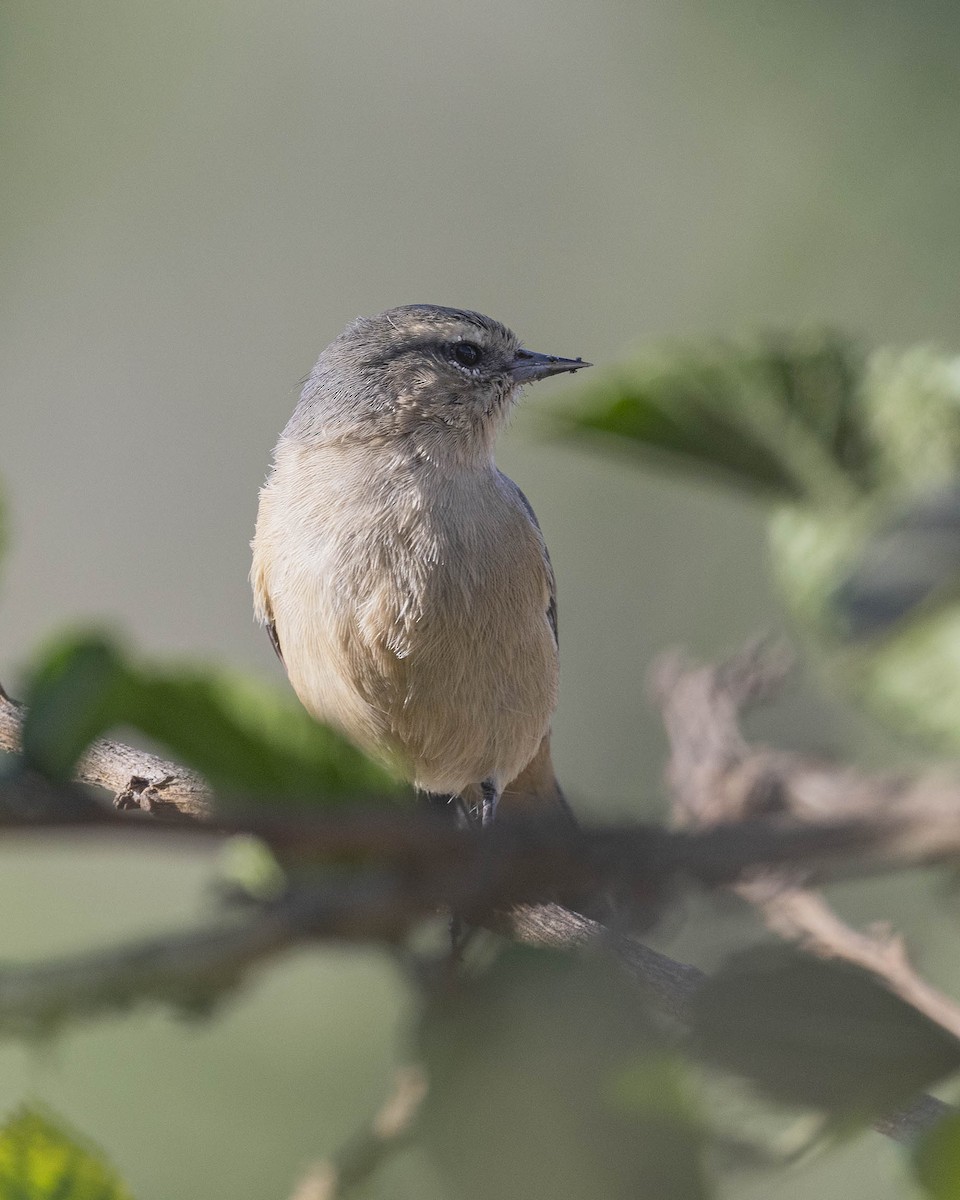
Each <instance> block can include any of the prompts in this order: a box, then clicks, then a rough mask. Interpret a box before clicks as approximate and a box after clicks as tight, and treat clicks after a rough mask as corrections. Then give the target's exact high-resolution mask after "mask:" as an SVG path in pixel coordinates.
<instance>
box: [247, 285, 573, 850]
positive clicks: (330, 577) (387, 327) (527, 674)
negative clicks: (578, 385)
mask: <svg viewBox="0 0 960 1200" xmlns="http://www.w3.org/2000/svg"><path fill="white" fill-rule="evenodd" d="M590 365H591V364H590V363H587V362H584V361H583V360H582V359H581V358H561V357H558V356H556V355H550V354H539V353H535V352H534V351H531V350H527V349H525V348H524V347H523V346H522V345H521V344H520V342H519V341H518V339H517V337H516V335H515V334H514V333H513V332H512V331H511V330H510V329H508V328H507V327H506V326H505V325H503V324H501V323H500V322H499V321H496V320H494V319H493V318H491V317H487V316H483V315H482V314H480V313H477V312H471V311H467V310H462V309H457V308H447V307H443V306H439V305H433V304H408V305H403V306H401V307H398V308H391V309H388V310H387V311H385V312H382V313H380V314H378V315H377V316H371V317H359V318H358V319H357V320H355V321H353V322H352V323H351V324H349V325H348V326H347V327H346V329H345V330H344V331H343V332H342V333H341V334H340V335H339V337H337V338H336V339H335V340H334V341H333V342H331V343H330V345H329V346H327V348H326V349H325V350H324V351H323V352H322V353H321V355H320V357H319V359H318V360H317V363H316V365H315V366H314V368H313V371H312V372H311V374H310V375H309V377H308V378H307V380H306V383H305V386H304V388H303V392H302V394H301V397H300V400H299V403H298V404H297V405H296V408H295V410H294V412H293V415H292V416H291V418H290V420H289V422H288V423H287V425H286V427H285V428H284V430H283V432H282V433H281V435H280V439H279V441H278V443H277V446H276V448H275V450H274V455H273V462H272V466H271V468H270V471H269V474H268V477H267V480H266V482H265V484H264V486H263V488H262V489H261V492H260V501H259V510H258V515H257V522H256V532H255V536H254V538H253V541H252V543H251V546H252V550H253V562H252V568H251V583H252V588H253V594H254V609H255V615H256V617H257V619H258V620H259V622H260V623H262V624H263V625H264V626H265V627H266V629H267V631H268V633H269V635H270V638H271V640H272V642H273V645H274V649H275V650H276V652H277V654H278V656H279V657H280V659H281V661H282V663H283V664H284V666H285V668H286V671H287V675H288V678H289V681H290V683H291V685H292V686H293V689H294V691H295V692H296V694H297V696H298V697H299V699H300V701H301V703H302V704H303V705H304V707H305V708H306V709H307V710H308V711H309V712H310V713H311V714H312V715H313V716H314V717H315V718H316V719H317V720H319V721H321V722H323V723H325V724H327V725H329V726H332V727H333V728H334V729H337V730H339V731H340V732H341V733H343V734H344V735H345V736H346V737H347V738H348V740H350V741H351V742H353V743H354V744H355V745H356V746H358V747H359V748H360V749H361V750H363V751H365V752H366V753H367V754H368V755H370V756H371V757H373V758H374V759H376V760H378V761H380V762H381V763H384V764H385V765H387V766H388V767H389V768H390V769H391V770H393V771H394V772H395V773H396V774H397V775H399V776H400V777H402V778H405V779H406V780H408V781H409V782H410V783H412V784H413V786H414V788H415V789H417V791H418V792H420V793H423V795H424V796H425V798H426V799H427V801H428V802H429V803H431V804H434V805H449V804H456V805H457V806H458V809H457V811H458V812H459V814H460V818H461V819H462V820H466V821H467V822H468V823H469V824H478V825H480V826H489V825H490V824H492V823H493V821H494V818H495V816H496V814H497V812H498V809H499V807H500V803H501V800H502V801H503V810H502V814H510V815H514V816H527V815H532V816H534V817H541V816H545V815H547V816H558V817H559V816H561V815H562V816H564V817H566V818H568V819H570V820H572V816H571V815H570V810H569V808H568V806H567V804H566V800H565V798H564V796H563V792H562V791H561V789H560V786H559V784H558V783H557V780H556V775H555V772H554V769H553V765H552V761H551V756H550V725H551V720H552V718H553V714H554V710H555V708H556V705H557V693H558V681H559V667H558V637H557V602H556V584H555V578H554V572H553V567H552V565H551V562H550V556H549V553H548V551H547V547H546V543H545V541H544V538H543V534H542V532H541V529H540V525H539V522H538V521H537V518H536V515H535V514H534V511H533V508H532V507H531V505H530V503H529V501H528V500H527V498H526V496H525V495H524V494H523V492H522V491H521V490H520V488H519V487H518V486H517V485H516V484H515V483H514V482H513V481H512V480H511V479H509V478H508V477H507V476H506V475H504V474H503V473H502V472H501V471H500V470H498V469H497V466H496V463H495V460H494V450H495V445H496V441H497V437H498V435H499V434H500V432H501V431H502V429H503V428H504V426H505V424H506V423H507V420H508V417H509V415H510V412H511V409H512V408H513V406H514V403H515V401H516V399H517V397H518V394H519V392H520V390H521V389H522V388H523V387H524V386H525V385H527V384H529V383H533V382H535V381H537V380H541V379H545V378H547V377H548V376H552V375H557V374H560V373H562V372H575V371H580V370H583V369H584V368H586V367H589V366H590ZM501 819H504V817H503V815H501Z"/></svg>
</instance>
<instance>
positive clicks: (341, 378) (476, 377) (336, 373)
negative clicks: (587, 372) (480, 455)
mask: <svg viewBox="0 0 960 1200" xmlns="http://www.w3.org/2000/svg"><path fill="white" fill-rule="evenodd" d="M589 365H590V364H589V363H586V362H583V361H582V360H581V359H570V358H557V357H556V356H554V355H548V354H536V353H534V352H533V351H531V350H525V349H524V348H523V347H521V346H520V344H519V342H518V341H517V337H516V335H515V334H514V333H512V332H511V330H509V329H508V328H507V327H506V326H505V325H502V324H501V323H500V322H499V321H495V320H493V319H492V318H491V317H485V316H482V315H481V314H480V313H475V312H465V311H462V310H460V309H456V308H441V307H439V306H437V305H434V304H408V305H404V306H403V307H402V308H391V309H388V310H387V311H386V312H382V313H380V314H379V315H378V316H375V317H360V318H359V319H358V320H356V321H354V322H353V323H352V324H351V325H348V326H347V328H346V329H345V330H344V331H343V333H342V334H341V335H340V336H339V337H338V338H337V339H336V341H334V342H331V344H330V345H329V346H328V347H327V348H326V350H324V352H323V353H322V354H321V355H320V358H319V360H318V361H317V364H316V366H315V367H314V369H313V372H312V374H311V375H310V378H309V379H308V381H307V384H306V386H305V388H304V391H303V396H302V397H301V400H300V404H299V406H298V408H297V411H296V412H295V413H294V416H293V418H292V419H291V422H290V425H289V426H288V427H287V430H286V434H287V436H290V437H294V438H297V439H298V440H309V441H319V442H323V441H334V440H336V441H357V442H374V441H378V440H380V439H389V438H391V437H396V436H411V437H413V438H415V439H417V440H425V441H427V442H429V443H431V444H438V443H448V444H453V443H455V444H458V445H461V446H463V448H465V449H466V448H467V447H468V446H469V445H476V447H477V448H480V446H481V445H482V446H486V447H492V444H493V441H494V439H495V438H496V435H497V433H498V432H499V430H500V427H501V426H502V424H503V422H504V420H505V419H506V416H507V414H508V412H509V409H510V405H511V402H512V400H513V398H514V396H515V394H516V391H517V389H518V388H519V387H521V386H522V385H523V384H526V383H532V382H534V381H535V380H537V379H545V378H546V377H547V376H548V375H556V374H559V373H560V372H563V371H578V370H580V369H582V368H583V367H588V366H589Z"/></svg>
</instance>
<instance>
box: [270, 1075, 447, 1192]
mask: <svg viewBox="0 0 960 1200" xmlns="http://www.w3.org/2000/svg"><path fill="white" fill-rule="evenodd" d="M426 1095H427V1077H426V1075H425V1074H424V1072H423V1068H422V1067H420V1066H418V1065H416V1064H411V1065H409V1066H405V1067H399V1068H398V1069H397V1071H396V1073H395V1075H394V1081H393V1090H392V1091H391V1093H390V1095H389V1096H388V1097H387V1099H386V1100H385V1101H384V1102H383V1104H382V1105H381V1106H380V1108H379V1109H378V1110H377V1112H376V1113H375V1114H374V1116H373V1118H372V1119H371V1120H370V1122H369V1124H368V1125H365V1126H364V1127H363V1128H362V1129H360V1130H358V1131H357V1133H355V1134H354V1136H353V1137H352V1138H351V1139H350V1141H349V1142H347V1143H346V1144H345V1145H344V1146H342V1147H341V1148H340V1149H339V1150H338V1151H337V1152H336V1154H334V1155H332V1156H331V1157H330V1158H328V1159H324V1160H323V1161H322V1162H318V1163H316V1164H314V1166H312V1167H311V1168H310V1169H309V1170H308V1171H307V1172H306V1174H305V1175H304V1176H303V1178H302V1179H301V1180H300V1182H299V1183H298V1184H297V1186H296V1188H295V1189H294V1191H293V1194H292V1196H291V1197H290V1200H341V1198H342V1197H344V1196H349V1195H350V1193H351V1192H353V1191H354V1190H355V1189H356V1188H358V1187H360V1186H361V1185H362V1184H364V1183H366V1181H367V1180H368V1179H369V1178H370V1177H371V1176H372V1175H373V1174H374V1172H375V1171H377V1169H378V1168H379V1167H381V1166H382V1165H383V1163H384V1162H385V1161H386V1159H387V1158H389V1157H390V1155H392V1154H395V1153H396V1152H397V1151H398V1150H402V1149H403V1148H404V1146H406V1145H408V1144H409V1142H410V1140H411V1137H412V1134H413V1126H414V1123H415V1121H416V1119H417V1116H418V1114H419V1112H420V1107H421V1105H422V1104H423V1101H424V1100H425V1098H426Z"/></svg>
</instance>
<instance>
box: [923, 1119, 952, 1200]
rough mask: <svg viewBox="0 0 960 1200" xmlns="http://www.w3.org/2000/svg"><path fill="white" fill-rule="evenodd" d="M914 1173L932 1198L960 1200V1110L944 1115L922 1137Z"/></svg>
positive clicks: (934, 1199)
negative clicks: (959, 1111)
mask: <svg viewBox="0 0 960 1200" xmlns="http://www.w3.org/2000/svg"><path fill="white" fill-rule="evenodd" d="M913 1172H914V1175H915V1176H916V1179H917V1182H918V1183H919V1184H920V1186H921V1187H922V1188H923V1190H924V1192H925V1193H926V1194H927V1195H928V1196H930V1197H931V1198H932V1200H960V1113H953V1114H952V1115H951V1116H948V1117H944V1118H943V1120H942V1121H938V1122H937V1124H936V1125H935V1126H934V1127H933V1129H931V1130H930V1131H929V1132H928V1133H926V1134H925V1135H924V1136H923V1137H922V1138H921V1139H920V1141H919V1142H918V1144H917V1146H916V1147H915V1149H914V1152H913Z"/></svg>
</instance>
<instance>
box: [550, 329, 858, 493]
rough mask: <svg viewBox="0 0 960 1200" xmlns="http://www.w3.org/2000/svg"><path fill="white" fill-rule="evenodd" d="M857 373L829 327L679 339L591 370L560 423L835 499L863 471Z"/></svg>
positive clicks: (753, 480) (769, 487)
mask: <svg viewBox="0 0 960 1200" xmlns="http://www.w3.org/2000/svg"><path fill="white" fill-rule="evenodd" d="M861 373H862V368H861V364H860V356H859V354H858V353H857V352H856V350H855V349H854V348H853V346H852V345H851V344H850V343H849V342H847V341H846V340H845V339H843V338H841V337H839V336H837V335H835V334H830V333H826V334H817V335H799V334H776V335H770V336H768V337H766V338H763V339H759V340H758V341H757V342H756V343H755V344H753V345H741V346H736V345H728V344H724V343H706V344H703V345H698V344H690V345H679V346H674V347H670V348H666V349H662V350H659V351H657V350H652V351H649V352H647V353H646V354H643V355H641V356H640V357H638V358H636V359H634V360H633V361H631V362H629V363H627V364H625V365H624V366H622V367H620V368H618V369H616V370H615V371H611V372H608V373H607V374H606V375H605V376H603V375H601V376H600V378H599V379H597V378H596V377H594V379H593V380H591V382H590V383H588V384H586V385H585V386H584V387H583V388H582V389H581V391H580V392H579V400H580V406H579V408H578V409H577V410H576V411H572V412H570V413H568V415H567V420H566V425H567V428H568V429H569V430H571V431H573V432H580V433H604V434H610V435H613V436H614V437H615V438H617V439H618V440H619V441H620V442H621V444H623V445H624V446H625V447H631V448H633V449H634V450H637V451H639V452H640V453H641V454H643V455H645V456H653V457H654V458H666V459H667V460H668V461H669V462H671V463H672V464H673V465H676V466H680V467H686V468H687V469H691V470H693V471H695V472H697V473H698V474H703V473H704V471H705V470H706V471H707V472H709V473H713V474H715V475H718V476H719V477H720V478H721V479H724V480H726V482H728V483H732V484H735V485H737V486H740V487H744V488H747V489H749V490H752V491H759V492H764V493H768V494H770V495H773V496H775V497H778V498H780V499H787V500H796V499H802V498H807V499H810V498H815V497H818V496H821V495H829V496H831V497H833V498H834V499H837V498H838V496H839V495H840V494H841V493H843V492H844V491H852V490H854V487H853V485H855V486H857V487H859V486H863V485H864V484H865V483H866V482H867V480H868V479H869V478H870V476H871V473H872V456H873V450H872V446H871V445H870V442H869V438H868V436H867V433H866V431H865V429H864V427H863V422H862V419H861V416H860V412H859V404H858V384H859V379H860V375H861ZM574 394H575V395H577V393H574Z"/></svg>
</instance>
